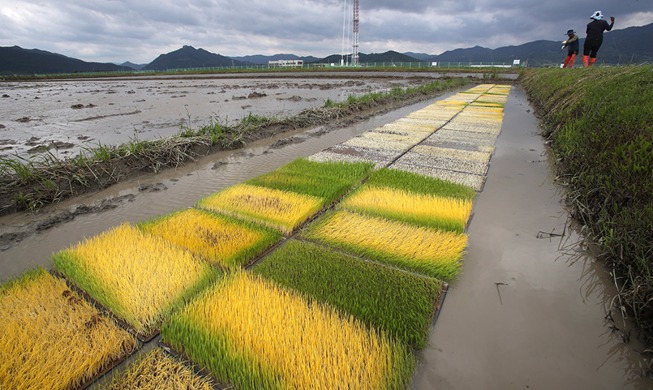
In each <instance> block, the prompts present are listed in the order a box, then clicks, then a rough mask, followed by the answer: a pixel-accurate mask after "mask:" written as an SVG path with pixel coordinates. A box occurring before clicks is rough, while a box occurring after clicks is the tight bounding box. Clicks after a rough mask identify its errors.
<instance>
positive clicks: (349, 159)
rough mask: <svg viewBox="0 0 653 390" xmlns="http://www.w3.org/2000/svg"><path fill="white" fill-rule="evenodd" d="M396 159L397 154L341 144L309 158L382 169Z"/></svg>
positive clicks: (316, 160)
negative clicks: (367, 165) (370, 165)
mask: <svg viewBox="0 0 653 390" xmlns="http://www.w3.org/2000/svg"><path fill="white" fill-rule="evenodd" d="M395 158H397V153H396V152H392V151H389V150H381V149H369V148H359V147H355V146H348V145H343V144H338V145H334V146H332V147H330V148H328V149H325V150H323V151H321V152H319V153H316V154H313V155H311V156H309V159H310V160H311V161H314V162H316V163H317V162H321V163H324V162H327V163H365V164H372V166H373V167H375V168H382V167H385V166H386V165H388V164H389V163H390V162H392V160H394V159H395Z"/></svg>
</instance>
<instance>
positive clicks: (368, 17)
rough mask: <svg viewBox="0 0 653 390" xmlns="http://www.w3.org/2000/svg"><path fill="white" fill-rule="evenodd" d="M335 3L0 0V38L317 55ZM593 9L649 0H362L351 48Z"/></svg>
mask: <svg viewBox="0 0 653 390" xmlns="http://www.w3.org/2000/svg"><path fill="white" fill-rule="evenodd" d="M348 3H349V4H351V0H348ZM343 5H344V0H286V1H283V2H271V1H269V0H265V1H264V0H250V1H246V2H233V1H226V0H185V1H179V0H177V1H170V0H157V1H153V0H140V1H138V2H133V1H126V0H86V1H84V2H60V1H54V0H21V1H19V2H17V1H14V0H0V25H1V26H2V29H1V30H0V46H13V45H18V46H21V47H24V48H28V49H29V48H38V49H42V50H48V51H53V52H57V53H61V54H64V55H67V56H71V57H75V58H80V59H83V60H85V61H102V62H105V61H106V62H109V61H111V62H122V61H127V60H129V61H132V62H137V63H147V62H150V61H152V60H153V59H154V58H156V57H157V56H158V55H159V54H162V53H166V52H169V51H172V50H176V49H178V48H180V47H181V46H182V45H192V46H195V47H197V48H200V47H201V48H204V49H206V50H209V51H211V52H214V53H220V54H223V55H228V56H239V55H248V54H268V55H269V54H275V53H294V54H298V55H315V56H318V57H319V56H327V55H330V54H336V53H340V52H341V50H342V46H343V42H342V35H343V20H350V19H351V14H350V12H351V10H350V9H347V10H346V11H347V12H346V13H345V12H344V11H345V10H344V9H343ZM595 10H602V11H603V13H604V14H605V15H606V16H611V15H613V16H615V17H616V18H617V23H616V27H615V28H617V29H621V28H626V27H630V26H636V25H644V24H649V23H651V22H653V2H651V1H650V0H623V1H621V2H619V3H617V2H615V1H614V0H592V1H590V0H577V1H574V2H569V1H566V0H565V1H563V0H548V1H543V0H522V1H519V2H516V1H514V0H441V1H437V2H434V1H426V0H414V1H410V2H399V1H396V0H376V1H371V0H362V1H361V20H360V49H359V50H360V51H361V52H364V53H371V52H384V51H387V50H397V51H402V52H403V51H415V52H424V53H429V54H439V53H441V52H443V51H446V50H452V49H455V48H459V47H471V46H476V45H479V46H484V47H490V48H495V47H499V46H505V45H518V44H522V43H525V42H529V41H533V40H539V39H546V40H561V39H562V38H563V34H564V32H565V31H567V29H569V28H573V29H575V30H576V31H578V32H579V33H580V34H581V35H583V34H584V32H585V25H586V24H587V23H588V22H589V16H590V15H591V14H592V12H594V11H595ZM346 30H349V27H347V28H346ZM346 49H350V48H349V46H348V45H347V46H346Z"/></svg>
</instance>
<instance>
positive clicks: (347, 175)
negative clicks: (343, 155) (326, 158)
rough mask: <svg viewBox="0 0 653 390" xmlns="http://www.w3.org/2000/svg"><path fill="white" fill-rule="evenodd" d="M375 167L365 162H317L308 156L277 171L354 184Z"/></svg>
mask: <svg viewBox="0 0 653 390" xmlns="http://www.w3.org/2000/svg"><path fill="white" fill-rule="evenodd" d="M373 168H374V167H373V165H372V164H370V163H365V162H357V163H349V162H316V161H311V160H309V159H306V158H299V159H296V160H294V161H291V162H290V163H288V164H286V165H284V166H283V167H281V168H279V169H277V171H279V172H287V173H295V174H304V175H309V176H320V177H329V178H335V179H340V180H344V181H346V182H349V183H352V184H353V183H358V182H359V181H361V180H363V178H365V177H366V176H367V175H369V174H370V172H371V171H372V169H373Z"/></svg>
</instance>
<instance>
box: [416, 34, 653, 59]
mask: <svg viewBox="0 0 653 390" xmlns="http://www.w3.org/2000/svg"><path fill="white" fill-rule="evenodd" d="M578 36H579V37H580V38H581V39H580V51H581V52H580V56H582V54H583V53H582V51H583V43H584V42H585V38H584V36H585V34H584V32H582V31H579V32H578ZM651 37H653V23H651V24H648V25H646V26H641V27H628V28H625V29H623V30H613V31H610V32H606V33H605V34H604V36H603V45H602V46H601V50H600V51H599V55H598V60H599V63H605V64H610V65H618V64H621V65H623V64H640V63H644V62H653V42H652V41H651ZM565 38H566V35H561V37H560V41H543V40H540V41H533V42H528V43H524V44H522V45H518V46H504V47H499V48H496V49H488V48H485V47H480V46H474V47H471V48H467V49H455V50H449V51H445V52H444V53H442V54H440V55H429V54H424V53H404V54H406V55H411V56H413V57H415V58H419V59H421V60H423V61H428V62H462V63H465V62H474V63H478V62H495V63H496V62H503V63H506V64H511V63H512V61H513V60H515V59H519V60H521V61H522V62H528V66H531V67H538V66H551V65H557V64H560V63H561V62H562V61H563V60H564V57H565V55H566V51H563V52H560V47H561V43H560V42H561V41H562V40H563V39H565ZM577 63H578V60H577Z"/></svg>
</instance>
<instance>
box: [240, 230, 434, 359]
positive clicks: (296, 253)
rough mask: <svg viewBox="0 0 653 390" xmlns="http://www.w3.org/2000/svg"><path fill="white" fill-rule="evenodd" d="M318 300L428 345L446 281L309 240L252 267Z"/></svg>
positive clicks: (293, 243) (411, 341) (290, 244)
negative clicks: (389, 265)
mask: <svg viewBox="0 0 653 390" xmlns="http://www.w3.org/2000/svg"><path fill="white" fill-rule="evenodd" d="M252 272H253V273H254V274H257V275H260V276H263V277H264V278H266V279H270V280H273V281H275V282H276V283H278V284H281V285H283V286H285V287H287V288H290V289H293V290H295V291H297V292H299V293H301V294H303V295H305V296H307V297H309V298H311V299H315V300H317V301H318V302H321V303H325V304H328V305H331V306H333V307H335V308H337V309H339V310H342V311H343V312H344V313H345V315H353V316H355V317H356V318H358V319H359V320H361V321H363V322H365V323H367V324H369V325H370V326H374V327H376V328H378V329H382V330H384V331H386V332H388V333H390V334H392V335H394V336H396V337H398V338H399V339H401V340H403V341H404V342H406V343H407V344H409V345H411V346H412V347H414V348H423V347H424V346H425V345H426V343H427V341H428V330H429V327H430V325H431V323H432V319H433V317H434V316H435V311H436V309H437V308H438V305H439V302H440V301H441V295H442V294H443V290H444V283H443V282H441V281H439V280H437V279H433V278H427V277H424V276H422V275H418V274H415V273H410V272H406V271H404V270H401V269H398V268H395V267H388V266H387V265H385V264H382V263H378V262H372V261H369V260H367V259H363V258H360V257H355V256H352V255H350V254H347V253H345V252H342V251H339V250H335V249H332V248H328V247H326V246H322V245H318V244H315V243H312V242H308V241H303V240H294V239H293V240H289V241H288V242H286V243H285V244H284V245H283V246H282V247H281V248H280V249H278V250H277V251H275V252H274V253H273V254H272V255H271V256H268V257H266V258H265V259H264V260H262V261H261V262H259V263H258V264H257V265H256V267H254V268H252Z"/></svg>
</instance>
